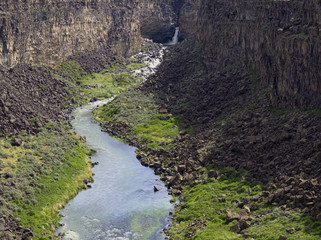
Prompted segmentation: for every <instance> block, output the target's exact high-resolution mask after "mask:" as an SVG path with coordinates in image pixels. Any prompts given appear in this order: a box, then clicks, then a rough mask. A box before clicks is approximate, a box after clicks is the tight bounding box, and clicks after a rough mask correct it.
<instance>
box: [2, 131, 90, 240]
mask: <svg viewBox="0 0 321 240" xmlns="http://www.w3.org/2000/svg"><path fill="white" fill-rule="evenodd" d="M18 137H19V138H21V139H22V140H23V143H22V145H21V146H19V147H13V146H8V141H9V139H5V138H3V139H0V152H1V153H5V154H6V155H7V158H6V159H3V158H1V160H2V161H1V168H0V173H1V183H3V184H5V185H4V186H3V193H4V194H3V195H2V196H1V197H0V201H1V202H2V203H3V204H1V205H0V213H1V214H5V215H9V214H14V217H19V218H20V219H21V222H20V223H21V225H22V226H24V227H26V228H31V229H32V230H33V233H34V236H35V237H34V238H35V239H48V236H49V235H51V236H54V231H55V229H54V228H53V226H57V225H58V221H59V216H58V211H59V210H60V209H61V208H62V207H63V206H64V205H65V204H66V203H67V202H68V201H69V200H70V199H71V198H72V197H74V196H75V195H76V194H77V193H78V191H79V190H81V189H82V188H84V187H85V185H84V183H83V180H84V179H90V178H91V175H92V172H91V166H90V163H89V162H90V161H89V158H88V157H87V153H88V152H89V150H88V149H87V148H86V146H85V144H84V143H83V142H81V141H80V140H78V138H77V136H75V135H73V134H71V133H69V132H65V131H62V132H57V131H55V130H54V129H53V128H50V127H49V128H44V129H41V131H40V132H39V133H38V134H37V135H35V136H32V135H26V134H25V133H21V135H20V136H18ZM0 220H1V219H0ZM0 237H1V236H0Z"/></svg>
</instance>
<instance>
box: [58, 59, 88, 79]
mask: <svg viewBox="0 0 321 240" xmlns="http://www.w3.org/2000/svg"><path fill="white" fill-rule="evenodd" d="M56 70H58V71H60V72H63V73H66V74H67V75H68V76H70V77H71V78H72V79H73V80H75V81H77V80H79V79H80V78H81V77H82V76H84V75H87V73H86V71H85V70H84V69H83V68H82V67H81V66H80V64H79V63H77V62H76V61H68V62H64V63H62V64H60V65H59V66H58V67H57V68H56Z"/></svg>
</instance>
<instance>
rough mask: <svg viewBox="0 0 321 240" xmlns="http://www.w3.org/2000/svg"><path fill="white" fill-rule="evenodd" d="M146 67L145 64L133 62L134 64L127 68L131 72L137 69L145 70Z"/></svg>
mask: <svg viewBox="0 0 321 240" xmlns="http://www.w3.org/2000/svg"><path fill="white" fill-rule="evenodd" d="M145 66H146V65H145V64H144V63H135V62H133V63H130V64H128V65H127V68H128V69H129V70H137V69H140V68H143V67H145Z"/></svg>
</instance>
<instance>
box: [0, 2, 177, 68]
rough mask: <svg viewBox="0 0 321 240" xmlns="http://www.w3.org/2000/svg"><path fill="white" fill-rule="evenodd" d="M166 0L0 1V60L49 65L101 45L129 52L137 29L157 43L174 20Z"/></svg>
mask: <svg viewBox="0 0 321 240" xmlns="http://www.w3.org/2000/svg"><path fill="white" fill-rule="evenodd" d="M171 2H172V1H170V0H158V1H149V0H145V1H138V0H127V1H116V0H92V1H85V0H82V1H72V0H62V1H53V0H27V1H18V2H17V1H14V0H6V1H1V5H0V54H1V58H0V65H3V66H7V67H12V66H14V65H16V64H17V63H21V62H26V63H35V64H43V65H49V66H54V65H56V64H57V63H59V62H61V61H63V60H65V59H66V58H67V57H68V56H70V55H73V54H76V53H78V52H83V51H84V50H97V49H102V48H104V47H106V46H107V45H109V46H111V48H112V49H114V51H115V52H117V53H118V54H130V53H132V52H135V51H137V50H139V49H140V40H141V32H142V34H143V36H144V37H150V38H153V39H154V40H157V41H160V42H162V41H164V40H166V39H168V37H169V35H170V34H171V31H172V30H171V25H172V24H173V23H174V21H175V13H174V10H173V7H172V5H171ZM162 35H163V36H162Z"/></svg>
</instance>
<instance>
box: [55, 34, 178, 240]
mask: <svg viewBox="0 0 321 240" xmlns="http://www.w3.org/2000/svg"><path fill="white" fill-rule="evenodd" d="M177 34H178V28H176V32H175V36H174V37H173V40H172V41H171V42H170V43H169V44H168V45H173V44H176V43H177ZM165 49H166V48H165V47H160V48H159V51H158V52H157V53H155V52H153V53H151V54H149V55H148V54H147V55H146V56H145V55H142V53H138V54H137V56H134V57H137V58H141V59H142V61H143V62H144V63H145V64H146V67H144V68H142V69H140V70H136V71H133V72H132V73H133V74H134V75H137V76H142V77H143V81H145V80H146V78H147V77H148V76H149V75H150V74H152V73H154V72H155V70H156V68H157V67H158V65H159V64H160V63H161V61H162V58H163V55H164V51H165ZM108 101H110V99H109V100H108V99H107V100H103V101H98V102H94V103H89V104H87V105H85V106H82V107H79V108H77V109H76V110H75V111H74V112H73V114H72V115H73V117H74V120H73V121H72V122H71V124H72V126H73V130H74V131H75V132H76V133H77V134H78V135H82V136H85V137H86V140H87V145H88V147H89V148H91V149H93V150H95V151H96V153H95V155H93V156H92V159H91V160H92V162H99V165H98V166H96V167H95V168H94V169H93V172H94V174H95V175H94V183H93V184H92V187H91V188H90V189H88V190H86V191H82V192H80V193H79V194H78V195H77V196H76V197H75V198H74V199H73V200H71V201H70V202H69V203H68V204H67V205H66V207H65V208H64V209H63V210H62V211H61V213H62V214H63V215H64V217H63V218H62V220H61V223H62V224H63V226H62V227H61V228H59V229H58V231H57V233H60V235H62V236H63V237H61V239H63V240H162V239H164V238H165V235H164V233H163V232H162V229H164V228H165V227H166V226H167V225H168V224H170V219H169V215H170V212H172V211H173V210H174V207H173V205H172V204H171V203H170V200H171V196H170V195H168V192H167V188H166V187H165V186H164V183H163V182H162V181H160V177H159V176H156V175H155V174H154V171H153V170H152V169H150V168H147V167H144V166H142V165H141V164H140V162H139V161H138V160H137V159H136V154H135V148H134V147H131V146H129V145H128V144H126V143H123V142H120V141H118V140H117V139H115V138H113V137H111V136H109V135H108V134H107V133H105V132H102V131H101V128H100V126H99V124H98V123H96V122H94V121H93V120H92V111H93V110H94V109H95V108H96V107H97V106H98V105H103V104H105V103H107V102H108ZM154 186H160V187H161V190H160V191H157V192H154Z"/></svg>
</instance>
